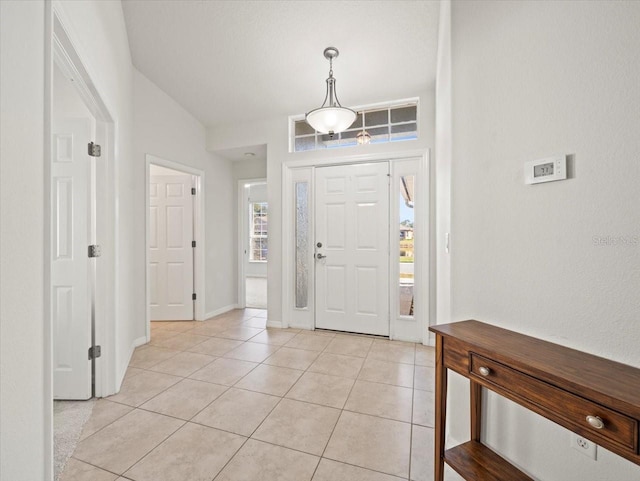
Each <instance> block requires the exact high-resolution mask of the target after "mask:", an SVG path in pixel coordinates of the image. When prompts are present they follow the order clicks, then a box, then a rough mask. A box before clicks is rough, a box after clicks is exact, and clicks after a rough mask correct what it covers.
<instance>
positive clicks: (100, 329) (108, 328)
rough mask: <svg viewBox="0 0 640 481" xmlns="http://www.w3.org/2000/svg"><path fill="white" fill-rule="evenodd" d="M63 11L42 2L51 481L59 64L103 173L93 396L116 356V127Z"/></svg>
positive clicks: (48, 474)
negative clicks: (80, 105) (87, 123)
mask: <svg viewBox="0 0 640 481" xmlns="http://www.w3.org/2000/svg"><path fill="white" fill-rule="evenodd" d="M70 25H71V22H70V21H69V20H68V19H67V16H66V13H65V11H64V7H63V6H62V5H61V4H59V3H58V2H45V26H44V27H45V49H44V50H45V65H44V83H45V91H44V156H43V157H44V179H43V183H44V189H43V190H44V202H45V205H44V226H43V228H44V266H43V285H44V296H43V297H44V316H43V323H44V330H43V341H44V346H43V351H44V355H43V357H44V366H43V370H44V376H43V377H44V389H43V391H44V400H45V402H44V416H43V418H44V470H45V472H44V479H47V480H50V479H53V473H54V468H53V460H54V457H53V362H54V361H53V352H54V346H53V342H54V336H53V319H52V312H53V311H52V309H53V308H52V305H51V302H52V297H51V267H52V265H51V263H52V251H51V239H52V235H53V234H52V229H51V221H52V217H51V210H50V199H51V182H52V178H51V162H52V160H53V159H52V133H53V101H54V90H53V88H54V84H53V77H54V69H55V65H58V66H59V67H60V68H61V69H62V70H63V72H65V74H67V75H72V76H73V78H74V84H75V86H76V89H77V91H78V94H79V95H80V97H81V98H82V100H83V102H84V103H85V105H86V106H87V108H88V109H89V110H90V111H91V113H92V115H93V116H94V118H95V121H96V133H95V137H96V138H95V140H96V142H97V143H98V144H100V145H101V146H102V156H101V157H100V161H99V162H100V163H99V164H98V166H100V164H101V165H102V169H103V170H102V172H101V174H102V175H99V179H100V180H101V181H100V182H97V183H96V191H95V193H94V195H95V202H96V216H95V218H94V219H91V221H92V222H95V232H96V235H97V236H98V239H99V240H98V242H99V243H100V244H101V246H102V254H103V255H102V258H101V262H99V263H97V264H96V271H95V276H96V277H95V279H96V298H95V316H96V318H95V341H96V344H97V345H101V346H102V356H101V357H100V358H99V359H96V360H95V361H94V362H95V378H94V385H95V395H96V396H98V397H104V396H107V395H109V394H113V393H115V392H116V390H117V388H118V386H117V376H118V372H117V371H118V365H117V358H116V346H115V340H116V332H115V329H116V325H115V305H116V289H115V275H116V259H117V245H116V243H115V239H116V232H117V231H116V209H115V207H116V199H117V197H118V191H117V186H116V183H115V176H116V160H117V158H116V157H117V156H116V152H117V145H118V139H117V129H116V125H115V122H114V117H113V115H112V114H111V112H110V109H109V108H108V106H107V103H105V101H104V96H103V95H102V94H101V92H100V91H99V90H98V88H97V86H96V84H95V83H94V82H93V80H92V76H91V73H90V72H89V70H88V67H89V64H88V63H86V62H85V61H84V55H83V48H82V46H81V45H80V43H79V42H78V41H77V40H76V39H75V37H74V35H73V31H72V30H70V28H69V26H70Z"/></svg>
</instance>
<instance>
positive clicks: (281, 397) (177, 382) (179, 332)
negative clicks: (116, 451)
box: [74, 316, 431, 479]
mask: <svg viewBox="0 0 640 481" xmlns="http://www.w3.org/2000/svg"><path fill="white" fill-rule="evenodd" d="M254 317H256V316H253V317H250V318H248V319H244V320H242V321H240V323H243V322H247V321H248V320H249V319H252V318H254ZM236 327H239V328H243V326H240V325H238V326H236ZM246 327H248V328H252V329H257V328H254V327H251V326H246ZM195 328H196V327H194V328H192V329H195ZM229 329H232V328H229ZM190 330H191V329H190ZM266 330H267V329H266V328H263V329H261V331H260V332H258V333H256V334H255V335H254V336H252V337H250V338H248V339H246V340H241V339H233V340H237V341H240V343H241V344H240V345H238V346H236V347H235V348H233V349H230V350H229V351H227V352H225V353H223V354H222V355H219V356H211V357H214V359H213V360H211V361H210V362H209V363H207V364H206V365H204V366H202V367H199V368H198V369H196V370H195V371H193V372H192V373H189V374H188V375H187V376H184V375H176V374H169V373H164V372H160V371H153V370H152V369H151V368H153V367H155V366H157V365H158V364H160V363H162V362H165V361H168V360H170V359H172V358H173V357H175V356H177V355H178V354H180V353H181V352H188V353H189V352H192V351H189V350H188V349H191V348H193V347H195V346H197V345H199V344H201V343H203V342H206V341H207V340H209V339H223V340H228V338H221V337H216V336H215V335H212V336H203V337H208V338H209V339H206V340H203V341H201V342H199V343H197V344H194V345H192V346H190V347H188V348H185V349H175V351H176V352H175V353H174V354H173V355H171V356H170V357H168V358H166V359H163V360H160V361H158V362H157V363H155V364H152V365H150V366H148V367H144V368H141V367H137V366H131V365H130V367H133V368H135V369H139V370H141V371H145V372H151V373H159V374H165V375H171V376H174V377H178V378H180V379H179V380H178V381H176V382H175V383H173V384H172V385H171V386H168V387H167V388H166V389H164V390H162V391H161V392H159V393H157V394H156V395H154V396H152V397H151V398H149V399H147V400H145V401H144V402H142V403H141V404H140V405H139V406H130V405H128V404H125V403H121V402H118V401H111V400H110V399H108V398H104V399H105V400H107V401H110V402H113V403H115V404H119V405H123V406H127V407H128V408H131V411H129V413H131V412H133V411H135V410H140V411H144V412H150V413H154V414H159V415H163V416H166V417H169V418H173V419H176V420H178V421H180V422H181V423H182V424H181V425H180V426H179V427H178V428H177V429H176V430H175V431H173V432H172V433H170V434H169V435H168V436H167V437H165V438H164V439H163V440H162V441H161V442H160V443H159V444H157V445H156V446H155V447H154V448H152V449H151V450H150V451H149V452H147V453H146V454H145V455H144V456H142V457H141V458H140V459H138V461H136V462H135V463H134V464H133V465H132V466H130V467H129V468H128V469H127V470H126V471H125V472H127V471H129V470H130V469H131V468H132V467H133V466H135V465H136V464H138V463H140V462H141V461H142V460H143V459H145V458H146V457H147V456H148V455H149V454H150V453H151V452H152V451H153V450H155V449H157V448H158V447H159V446H160V445H162V444H164V443H165V442H166V441H167V439H169V438H170V437H171V436H173V435H174V434H175V433H176V432H177V431H178V430H180V429H182V428H183V427H184V426H185V425H186V424H187V423H192V424H194V425H200V426H204V427H207V428H210V429H218V428H214V427H212V426H207V425H206V424H202V423H197V422H193V421H192V419H194V418H195V417H196V416H197V415H198V414H200V413H201V412H202V411H203V410H205V409H207V408H208V407H209V406H211V404H213V403H214V402H215V401H216V400H218V399H219V398H220V397H221V396H223V395H224V394H226V393H228V392H229V390H230V389H231V388H232V387H233V388H234V389H239V390H243V391H248V392H257V393H261V394H266V395H270V396H274V395H273V394H271V393H263V392H261V391H253V390H251V389H246V388H240V387H236V385H237V384H238V383H240V382H241V381H242V380H243V379H244V378H245V377H246V376H248V375H249V374H250V373H252V372H253V371H254V370H255V369H256V368H257V367H258V366H259V365H265V366H269V367H280V368H284V369H290V370H296V371H302V374H301V375H300V376H299V377H298V378H297V379H296V381H295V382H294V383H293V384H292V385H291V386H290V387H289V389H288V390H287V391H286V392H285V393H284V394H283V395H282V396H274V397H279V398H280V399H279V401H278V402H277V403H276V404H275V405H274V407H273V408H272V409H271V410H270V411H269V413H267V415H266V416H265V417H264V419H263V420H262V422H261V423H260V424H259V425H258V427H256V428H255V429H254V430H253V432H252V433H251V435H249V436H248V437H245V436H244V435H242V434H239V433H235V432H232V431H227V430H224V429H219V430H220V431H222V432H227V433H230V434H234V435H239V436H242V437H245V441H244V442H243V444H242V445H241V446H240V447H239V448H238V450H237V451H236V452H235V453H234V454H233V455H232V456H231V458H230V459H229V461H228V462H227V463H226V464H225V466H223V468H222V469H221V470H220V471H219V472H218V473H217V474H216V476H215V478H217V477H218V476H219V474H220V473H221V472H222V471H223V470H224V469H225V467H226V466H227V464H228V463H229V462H230V461H231V460H232V459H234V458H235V456H236V455H237V453H238V452H239V451H240V450H241V449H242V447H243V446H244V445H245V444H246V442H247V441H248V440H249V439H255V438H252V436H253V435H254V434H255V432H256V431H257V430H258V429H259V428H260V427H261V426H262V425H263V423H264V422H265V421H266V419H267V418H268V417H269V416H270V415H271V414H272V413H273V411H274V410H275V409H276V407H277V406H279V405H280V403H281V402H282V401H283V400H284V399H290V398H287V397H286V396H287V395H288V394H289V393H290V391H291V390H292V389H293V388H294V387H295V386H296V385H297V384H298V382H299V381H300V379H301V378H302V377H303V376H304V374H305V373H307V372H310V373H315V372H314V371H310V369H311V367H312V366H313V364H315V362H317V360H318V358H319V357H320V356H321V355H322V354H325V353H329V354H333V355H337V356H345V355H346V356H350V355H349V354H340V353H336V352H330V351H328V349H329V346H330V345H331V344H332V343H333V340H334V339H339V338H338V337H337V335H333V336H322V335H320V336H317V337H326V338H328V339H330V340H329V342H328V343H327V344H326V345H325V346H324V347H323V348H322V349H321V350H320V351H312V350H309V349H302V348H299V347H292V346H287V345H286V344H287V343H288V342H290V341H291V340H293V339H294V338H295V337H297V336H298V335H300V334H304V333H303V332H298V333H296V334H295V335H294V336H293V337H292V338H291V339H290V340H289V341H287V343H285V344H284V345H282V344H273V343H268V342H267V343H259V344H264V345H268V346H271V345H272V346H274V347H276V350H275V351H273V352H272V353H270V354H269V355H268V356H267V357H265V358H264V359H263V360H262V361H260V362H258V363H256V366H254V367H253V368H252V369H251V370H250V371H249V372H248V373H246V374H245V375H244V376H242V377H241V378H240V379H239V380H238V381H236V382H235V383H234V384H233V385H231V386H226V385H221V384H218V383H214V382H209V381H202V380H197V379H193V378H190V377H189V376H191V375H193V374H194V373H196V372H198V371H199V370H201V369H204V368H205V367H207V366H209V365H210V364H212V363H213V362H215V361H216V360H217V359H220V358H225V359H231V360H238V361H245V359H234V358H229V357H224V356H225V355H226V354H228V353H229V352H231V351H233V350H234V349H238V348H240V347H241V346H242V345H243V344H246V343H247V342H251V339H253V338H254V337H256V336H258V335H260V334H262V333H263V332H265V331H266ZM173 332H176V335H180V334H185V333H188V332H189V330H187V331H173ZM352 336H353V338H362V339H366V338H367V337H365V336H357V335H351V334H345V335H344V336H343V335H340V337H344V338H346V339H348V338H350V337H352ZM372 340H373V342H371V344H370V345H369V348H368V349H367V354H366V355H365V357H364V358H363V357H360V356H350V357H354V358H358V359H362V360H363V362H362V364H361V365H360V367H359V368H358V373H357V374H356V377H355V378H351V377H347V376H340V375H332V374H329V376H333V377H337V378H341V379H349V380H351V381H352V385H351V388H350V389H349V393H348V394H347V396H346V398H345V401H344V403H343V404H342V408H335V407H334V406H326V405H324V404H318V403H314V402H311V401H304V400H297V399H293V398H291V400H293V401H297V402H303V403H305V404H309V405H314V406H321V407H328V408H331V409H339V411H340V414H339V416H338V420H337V421H336V423H335V425H334V426H333V429H332V432H331V434H330V435H329V438H328V441H327V443H326V444H325V446H324V449H323V452H322V454H321V455H320V456H319V461H318V463H317V465H316V468H315V470H314V473H313V475H312V477H313V476H315V473H316V471H317V469H318V466H319V464H320V461H321V460H322V459H329V458H325V457H324V454H325V452H326V449H327V447H328V445H329V442H330V440H331V438H332V437H333V434H334V432H335V428H336V426H337V424H338V422H339V420H340V418H341V416H342V413H343V412H345V411H346V412H353V413H356V414H364V415H367V416H372V417H375V418H379V419H387V420H392V421H395V422H402V423H407V422H406V421H402V420H398V419H394V418H387V417H383V416H378V415H374V414H368V413H359V412H358V411H351V410H347V409H345V406H346V404H347V402H348V400H349V398H350V397H351V395H352V393H353V389H354V387H355V384H356V383H357V382H358V381H364V380H362V379H360V375H361V372H362V369H363V368H364V364H365V363H366V360H367V359H370V357H369V356H370V353H371V350H372V349H373V346H374V344H375V342H376V340H377V339H376V338H373V339H372ZM149 347H159V348H161V349H167V350H174V349H172V348H168V347H165V346H152V345H150V346H149ZM283 347H288V348H290V349H297V350H302V351H307V352H314V353H317V356H316V358H315V359H314V360H313V361H312V362H311V363H310V364H309V365H308V366H307V367H306V368H305V369H296V368H290V367H288V366H274V365H270V364H266V363H265V361H267V360H268V359H269V358H270V357H271V356H273V355H275V354H276V353H277V352H278V351H280V350H281V349H282V348H283ZM413 351H414V362H413V363H412V365H413V379H412V381H413V382H412V388H411V389H412V400H411V402H412V406H411V421H410V422H408V424H411V428H410V429H411V440H410V450H409V469H411V450H412V447H413V446H412V441H413V439H412V437H413V424H414V423H413V414H414V409H415V390H416V387H415V375H416V369H417V368H416V366H417V365H416V359H415V356H416V354H415V353H416V344H415V343H413ZM199 354H203V353H199ZM208 355H210V354H208ZM371 359H374V358H371ZM381 360H382V359H381ZM383 361H385V362H393V363H395V364H409V363H404V362H395V361H388V360H386V359H385V360H383ZM250 362H255V361H250ZM424 367H431V366H424ZM318 374H321V375H326V373H318ZM134 377H135V376H134ZM185 379H190V380H194V381H198V382H207V383H209V384H214V385H216V386H220V387H223V388H225V390H224V391H223V392H222V393H220V395H218V396H216V398H215V399H213V400H212V401H211V402H209V403H208V404H207V405H206V406H204V407H203V408H202V409H200V410H199V411H198V412H197V413H196V414H194V415H193V416H192V417H191V418H189V419H188V420H184V419H182V418H178V417H175V416H171V415H167V414H163V413H160V412H156V411H152V410H150V409H146V408H142V406H143V405H144V404H146V403H147V402H149V401H151V400H152V399H155V398H156V397H158V396H159V395H161V394H163V393H165V392H166V391H168V390H169V389H171V388H172V387H174V386H175V385H177V384H179V383H180V382H182V381H183V380H185ZM366 382H371V383H375V384H381V385H388V386H393V387H400V388H407V387H406V386H398V385H396V384H389V383H384V382H376V381H366ZM129 413H127V414H129ZM124 416H126V414H125V415H123V416H119V417H118V418H116V419H114V420H113V421H111V422H110V423H108V424H106V425H105V426H103V427H101V428H100V429H99V430H98V431H96V432H95V433H92V434H91V435H90V436H87V438H85V439H88V438H89V437H91V436H93V435H94V434H96V433H98V432H100V431H102V430H103V429H105V428H106V427H107V426H110V425H111V424H113V423H115V422H116V421H117V420H119V419H122V417H124ZM256 441H259V442H263V443H266V444H270V445H273V446H279V445H277V444H273V443H270V442H267V441H260V440H257V439H256ZM279 447H282V448H284V449H292V448H288V447H285V446H279ZM292 450H293V451H298V452H301V453H305V454H307V455H309V454H311V453H306V452H304V451H299V450H297V449H292ZM311 455H312V454H311ZM316 456H317V455H316ZM74 459H77V458H74ZM78 461H81V462H85V461H82V460H78ZM87 464H90V463H87ZM344 464H346V465H350V463H344ZM92 466H93V465H92ZM353 466H356V465H353ZM96 467H97V468H99V467H98V466H96ZM357 467H359V468H361V469H367V470H369V471H373V472H380V471H376V470H372V469H369V468H363V467H361V466H357ZM99 469H102V468H99ZM108 472H110V471H108ZM380 473H382V472H380ZM114 474H117V473H114ZM383 474H388V473H383ZM123 476H124V474H123ZM410 476H411V471H409V478H410ZM398 479H401V478H398Z"/></svg>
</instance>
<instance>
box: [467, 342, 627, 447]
mask: <svg viewBox="0 0 640 481" xmlns="http://www.w3.org/2000/svg"><path fill="white" fill-rule="evenodd" d="M469 375H470V377H472V378H475V379H478V380H480V381H482V382H483V384H485V385H487V386H488V387H491V385H493V386H496V387H498V388H500V389H499V390H498V391H499V392H500V391H501V392H503V393H508V394H512V395H513V396H515V397H516V398H519V399H521V400H523V401H524V403H523V404H525V405H527V404H534V405H536V406H538V407H541V408H542V409H543V410H545V411H546V412H547V414H549V418H550V419H553V420H557V419H558V418H560V419H561V420H564V421H565V422H564V423H562V422H560V424H562V425H565V427H569V428H570V429H572V430H574V431H575V432H578V433H579V434H583V435H585V436H588V435H589V434H591V435H592V437H596V438H601V439H603V440H606V441H610V442H612V443H615V444H616V445H618V446H621V447H624V448H625V449H627V450H629V451H630V452H632V453H637V447H638V446H637V442H638V441H637V438H638V432H637V430H638V424H637V422H636V420H635V419H632V418H629V417H627V416H625V415H624V414H621V413H619V412H616V411H612V410H610V409H607V408H605V407H603V406H601V405H599V404H596V403H593V402H591V401H587V400H586V399H584V398H581V397H580V396H577V395H575V394H571V393H569V392H567V391H565V390H563V389H561V388H558V387H556V386H553V385H551V384H548V383H546V382H544V381H541V380H539V379H536V378H534V377H531V376H529V375H528V374H524V373H522V372H520V371H517V370H515V369H512V368H510V367H507V366H505V365H503V364H500V363H498V362H496V361H492V360H491V359H487V358H485V357H483V356H480V355H478V354H475V353H470V365H469ZM587 416H593V419H592V422H594V423H596V424H597V423H598V420H597V418H599V419H600V420H601V421H602V423H603V426H602V427H601V428H600V429H598V428H596V427H594V426H593V425H591V424H590V423H589V422H588V421H587ZM557 422H559V421H557ZM567 424H568V426H567ZM596 442H597V441H596Z"/></svg>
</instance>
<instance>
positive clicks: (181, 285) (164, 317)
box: [146, 154, 205, 341]
mask: <svg viewBox="0 0 640 481" xmlns="http://www.w3.org/2000/svg"><path fill="white" fill-rule="evenodd" d="M146 164H147V169H146V172H147V182H146V185H147V195H146V219H147V228H146V246H147V248H146V261H147V262H146V265H147V341H149V340H150V330H151V321H192V320H204V317H205V314H204V305H205V304H204V303H205V300H204V298H205V288H204V242H205V241H204V225H203V222H204V192H203V189H204V172H203V171H201V170H199V169H195V168H193V167H189V166H186V165H183V164H179V163H177V162H172V161H169V160H166V159H162V158H160V157H155V156H153V155H148V154H147V156H146Z"/></svg>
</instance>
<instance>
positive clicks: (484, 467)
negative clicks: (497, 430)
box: [444, 441, 533, 481]
mask: <svg viewBox="0 0 640 481" xmlns="http://www.w3.org/2000/svg"><path fill="white" fill-rule="evenodd" d="M444 461H445V463H447V464H448V465H449V466H451V468H453V469H454V470H455V471H456V472H457V473H458V474H459V475H460V476H462V477H463V478H464V479H466V480H469V481H533V478H530V477H529V476H527V475H526V474H524V473H523V472H522V471H520V470H519V469H518V468H516V467H515V466H513V465H512V464H510V463H509V462H508V461H507V460H505V459H504V458H502V457H500V456H499V455H498V454H497V453H495V452H494V451H492V450H491V449H489V448H488V447H487V446H485V445H484V444H482V443H479V442H478V441H468V442H466V443H464V444H460V445H459V446H456V447H454V448H451V449H447V450H446V451H445V452H444Z"/></svg>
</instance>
